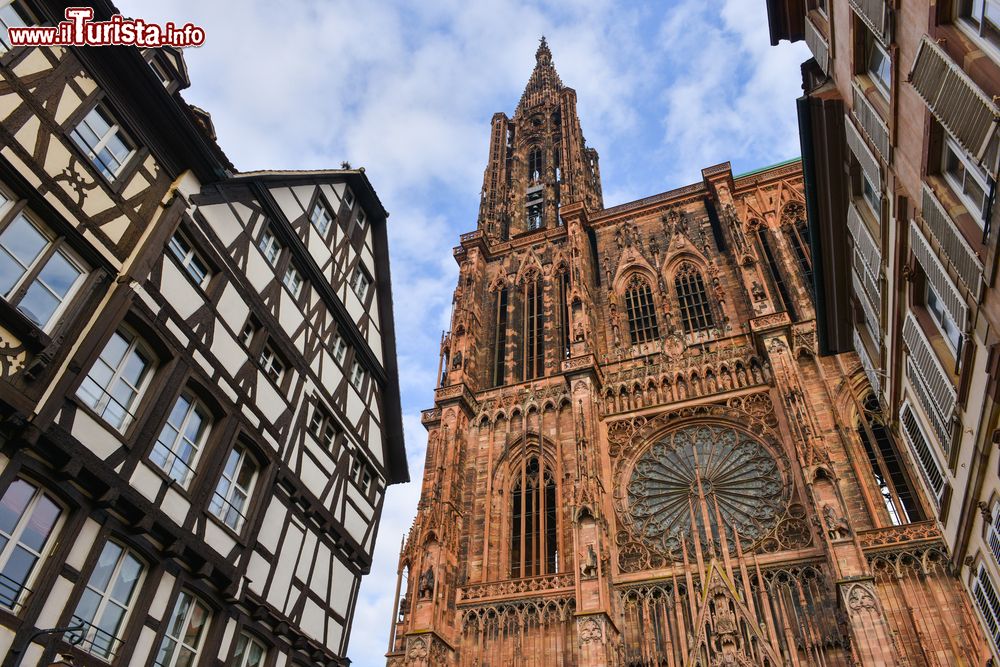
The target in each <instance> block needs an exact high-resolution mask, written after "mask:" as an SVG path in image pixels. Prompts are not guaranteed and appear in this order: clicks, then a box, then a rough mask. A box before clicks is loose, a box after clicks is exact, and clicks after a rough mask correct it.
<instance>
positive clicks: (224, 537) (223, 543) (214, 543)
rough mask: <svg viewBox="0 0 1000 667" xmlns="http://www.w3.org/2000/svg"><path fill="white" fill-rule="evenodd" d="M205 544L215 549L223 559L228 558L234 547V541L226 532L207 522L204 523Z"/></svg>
mask: <svg viewBox="0 0 1000 667" xmlns="http://www.w3.org/2000/svg"><path fill="white" fill-rule="evenodd" d="M205 544H207V545H209V546H210V547H212V548H213V549H215V550H216V551H217V552H218V553H219V555H221V556H222V557H223V558H228V557H229V553H230V552H231V551H232V550H233V547H235V546H236V540H235V539H233V534H232V533H230V532H229V531H228V530H226V529H224V528H222V527H221V526H219V525H218V524H217V523H215V522H214V521H211V520H209V521H208V522H206V523H205Z"/></svg>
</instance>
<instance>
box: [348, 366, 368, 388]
mask: <svg viewBox="0 0 1000 667" xmlns="http://www.w3.org/2000/svg"><path fill="white" fill-rule="evenodd" d="M366 375H367V373H366V372H365V367H364V366H362V365H361V362H360V361H358V360H357V359H355V360H354V362H353V363H351V386H352V387H354V388H355V389H357V390H358V391H359V392H360V391H361V388H362V387H363V386H364V384H365V376H366Z"/></svg>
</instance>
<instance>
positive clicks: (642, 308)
mask: <svg viewBox="0 0 1000 667" xmlns="http://www.w3.org/2000/svg"><path fill="white" fill-rule="evenodd" d="M625 314H626V315H627V316H628V332H629V335H630V336H631V337H632V344H633V345H638V344H639V343H648V342H649V341H651V340H655V339H657V338H659V337H660V327H659V325H658V324H657V321H656V307H655V306H654V305H653V290H652V289H650V287H649V283H648V282H646V281H645V280H643V279H642V278H640V277H639V276H637V275H633V276H632V277H631V278H630V279H629V281H628V285H627V286H626V288H625Z"/></svg>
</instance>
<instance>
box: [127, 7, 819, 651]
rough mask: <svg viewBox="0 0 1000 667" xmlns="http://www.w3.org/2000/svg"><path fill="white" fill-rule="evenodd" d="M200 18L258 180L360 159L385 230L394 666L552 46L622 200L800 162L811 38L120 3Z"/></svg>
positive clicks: (471, 11)
mask: <svg viewBox="0 0 1000 667" xmlns="http://www.w3.org/2000/svg"><path fill="white" fill-rule="evenodd" d="M119 2H120V5H121V6H122V9H123V11H125V12H126V13H130V14H132V15H133V16H137V17H142V18H146V19H150V20H158V21H166V20H173V21H175V22H179V23H184V22H187V21H192V22H194V23H197V24H199V25H201V26H203V27H204V28H205V29H206V33H207V41H206V43H205V45H204V46H202V47H200V48H198V49H193V50H191V51H189V52H188V53H187V61H188V65H189V67H190V71H191V79H192V87H191V89H190V90H188V91H185V93H184V95H185V97H186V98H187V99H188V100H189V101H190V102H192V103H195V104H197V105H199V106H201V107H203V108H205V109H206V110H208V111H209V112H210V113H212V116H213V120H214V122H215V124H216V129H217V131H218V134H219V140H220V143H221V145H222V147H223V149H224V150H225V151H226V153H227V154H228V155H229V156H230V158H231V159H232V160H233V162H234V163H235V164H236V165H237V167H239V168H240V169H242V170H251V169H261V168H296V169H307V168H319V167H336V166H339V164H340V162H341V161H342V160H345V159H346V160H350V161H351V162H352V164H353V165H354V166H361V165H364V166H365V167H366V169H367V173H368V176H369V177H370V178H371V181H372V183H373V184H374V185H375V188H376V189H377V190H378V192H379V196H380V197H381V199H382V201H383V203H384V204H385V206H386V208H387V209H388V210H389V211H390V212H391V217H390V218H389V240H390V251H391V258H392V279H393V289H394V302H395V316H396V331H397V334H398V336H397V337H398V341H397V349H398V353H399V376H400V384H401V387H402V392H403V410H404V424H405V435H406V444H407V450H408V455H409V461H410V472H411V477H412V478H413V479H414V480H415V481H414V482H412V483H410V484H407V485H402V486H398V487H392V488H390V489H389V491H388V493H387V497H386V502H385V509H384V513H383V517H382V523H381V528H380V534H379V538H378V542H377V547H376V552H375V561H374V564H373V568H372V573H371V574H370V575H369V576H368V577H366V578H365V580H364V582H363V584H362V589H361V597H360V600H359V602H358V606H357V610H356V614H355V620H354V630H353V635H352V639H351V648H350V651H349V655H350V657H351V658H352V660H353V661H354V664H356V665H360V666H363V667H367V666H369V665H379V664H384V659H383V658H382V655H383V653H384V652H385V649H386V645H385V644H386V640H387V631H388V629H389V623H390V620H391V618H392V613H393V610H392V609H391V606H392V596H393V593H394V588H395V581H396V559H397V553H398V549H399V540H400V538H401V536H402V535H404V534H405V532H406V531H407V530H408V529H409V526H410V523H411V520H412V516H413V513H414V511H415V507H416V502H417V498H418V496H419V480H420V478H421V475H422V470H423V456H424V450H425V445H426V434H425V432H424V429H423V427H422V426H421V425H420V414H419V411H420V410H421V409H423V408H427V407H430V406H431V404H432V400H433V388H434V384H435V380H436V378H435V375H436V372H437V363H438V347H439V341H440V333H441V329H442V328H446V327H447V326H448V314H449V311H450V306H451V292H452V289H453V288H454V283H455V279H456V276H457V267H456V265H455V262H454V260H453V258H452V254H451V249H452V246H453V245H455V244H456V243H457V241H458V235H459V234H460V233H462V232H466V231H470V230H472V229H474V228H475V222H476V217H477V214H478V202H479V190H480V187H481V185H482V177H483V169H484V167H485V165H486V157H487V142H488V138H489V123H490V118H491V116H492V114H493V113H494V112H496V111H504V112H506V113H507V114H508V115H510V114H512V113H513V111H514V107H515V105H516V104H517V102H518V99H519V98H520V95H521V92H522V90H523V88H524V85H525V83H526V82H527V80H528V76H529V75H530V73H531V68H532V66H533V65H534V52H535V49H536V47H537V40H538V37H539V36H540V35H541V34H545V35H546V36H547V38H548V40H549V43H550V45H551V47H552V51H553V54H554V60H555V64H556V67H557V69H558V70H559V73H560V75H561V78H562V80H563V82H564V83H565V84H566V85H568V86H570V87H573V88H574V89H575V90H576V91H577V95H578V104H579V108H578V112H579V115H580V119H581V124H582V127H583V131H584V134H585V136H586V138H587V141H588V144H589V145H591V146H593V147H596V148H597V149H598V150H599V151H600V153H601V173H602V177H603V186H604V191H605V204H606V205H608V206H610V205H614V204H618V203H622V202H624V201H629V200H632V199H637V198H640V197H644V196H648V195H651V194H655V193H657V192H661V191H663V190H666V189H669V188H673V187H678V186H681V185H685V184H687V183H690V182H693V181H695V180H697V179H698V178H700V173H699V172H700V169H701V168H703V167H706V166H709V165H711V164H714V163H717V162H720V161H723V160H732V161H733V162H734V163H736V164H743V165H745V166H746V167H747V168H752V167H755V166H762V165H764V164H767V163H769V162H775V161H777V160H779V159H783V158H787V157H792V156H794V155H795V154H797V151H798V147H797V135H796V133H795V115H794V107H793V103H792V100H793V99H794V98H795V97H796V96H797V95H798V94H799V91H798V87H799V83H798V74H797V73H798V68H797V65H798V63H799V62H800V61H802V60H804V59H805V58H806V57H807V54H806V53H805V51H804V50H803V47H802V46H801V45H796V46H794V47H788V46H785V47H782V48H772V47H770V46H769V41H768V36H767V29H766V19H765V17H764V11H765V10H764V3H763V2H761V1H760V0H725V1H724V2H723V4H722V5H721V7H720V6H719V4H718V3H705V2H703V1H700V0H699V1H695V0H672V1H671V2H669V3H668V4H667V6H666V7H665V6H664V3H662V1H653V0H650V1H647V2H636V1H626V0H545V1H542V2H535V1H529V0H492V1H491V0H435V1H434V2H427V3H409V2H405V1H404V0H394V1H386V2H361V3H358V2H350V1H349V0H298V1H295V2H286V3H273V2H265V1H264V0H251V1H248V2H240V3H235V2H205V1H204V0H200V1H195V0H163V1H161V2H158V3H155V5H154V4H152V3H146V2H141V1H140V0H127V1H124V0H119Z"/></svg>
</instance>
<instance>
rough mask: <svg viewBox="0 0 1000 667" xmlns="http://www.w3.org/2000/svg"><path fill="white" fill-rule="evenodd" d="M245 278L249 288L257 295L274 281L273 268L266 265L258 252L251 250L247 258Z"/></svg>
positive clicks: (265, 261)
mask: <svg viewBox="0 0 1000 667" xmlns="http://www.w3.org/2000/svg"><path fill="white" fill-rule="evenodd" d="M255 247H256V246H255ZM246 278H247V281H248V282H249V283H250V286H251V287H253V288H254V290H256V291H257V292H258V293H259V292H262V291H263V290H264V288H265V287H267V286H268V285H269V284H270V283H271V281H272V280H274V279H275V277H274V267H272V266H271V265H270V264H268V263H267V260H265V259H264V256H263V255H261V254H260V251H259V250H251V251H250V254H249V255H248V256H247V270H246Z"/></svg>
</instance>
